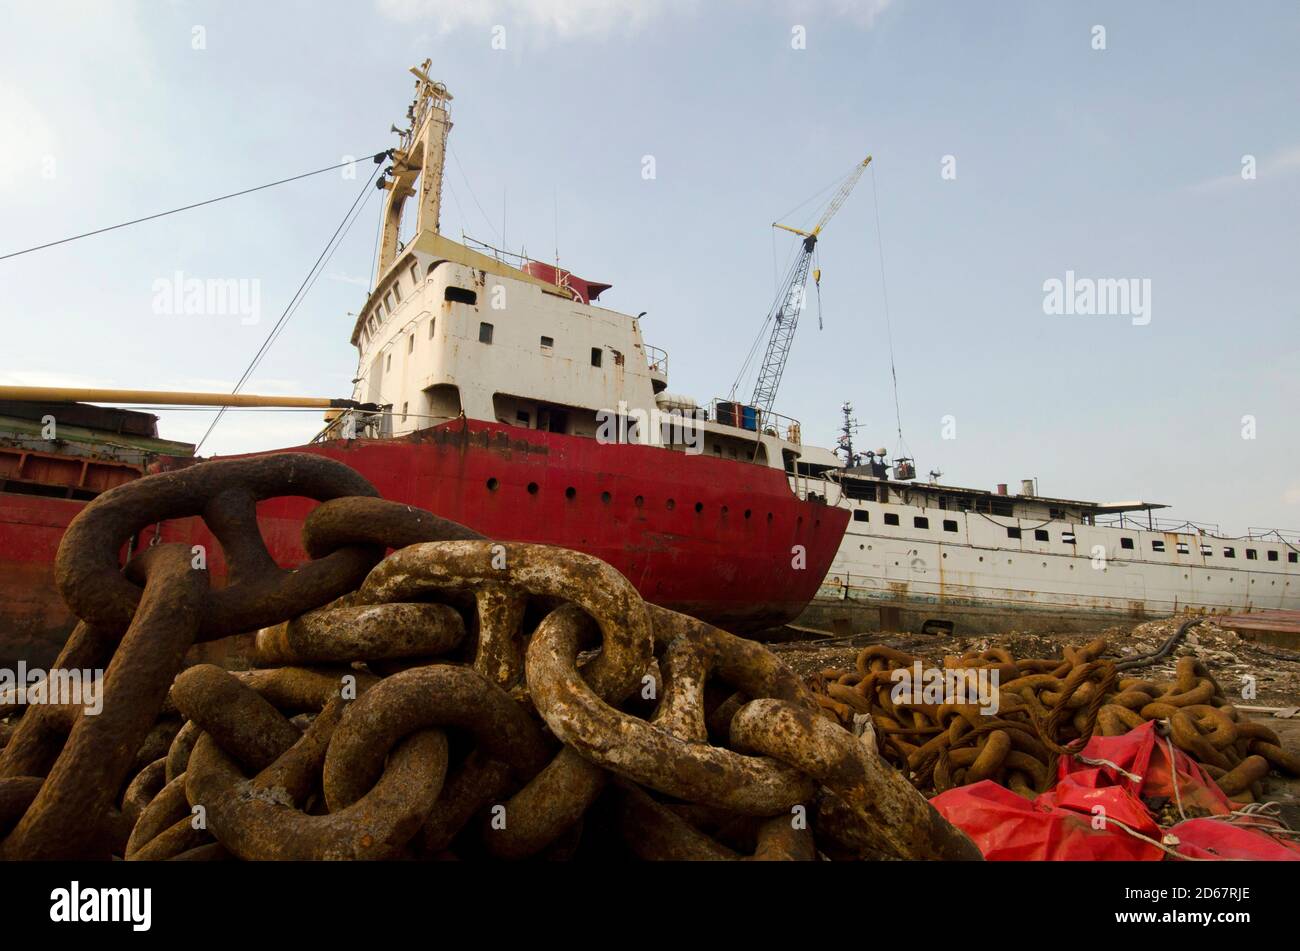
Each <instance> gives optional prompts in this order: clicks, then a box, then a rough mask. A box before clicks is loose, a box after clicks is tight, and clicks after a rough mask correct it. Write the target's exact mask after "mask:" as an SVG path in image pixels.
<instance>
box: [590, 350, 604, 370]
mask: <svg viewBox="0 0 1300 951" xmlns="http://www.w3.org/2000/svg"><path fill="white" fill-rule="evenodd" d="M601 353H602V351H601V349H600V347H592V348H591V365H592V366H593V367H598V366H600V357H601Z"/></svg>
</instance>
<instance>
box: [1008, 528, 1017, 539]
mask: <svg viewBox="0 0 1300 951" xmlns="http://www.w3.org/2000/svg"><path fill="white" fill-rule="evenodd" d="M1019 537H1020V529H1018V528H1008V529H1007V538H1019Z"/></svg>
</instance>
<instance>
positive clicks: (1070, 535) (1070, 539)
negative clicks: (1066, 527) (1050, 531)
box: [1061, 532, 1075, 545]
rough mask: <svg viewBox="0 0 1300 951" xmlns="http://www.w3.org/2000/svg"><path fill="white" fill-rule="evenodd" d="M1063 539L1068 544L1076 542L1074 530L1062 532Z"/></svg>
mask: <svg viewBox="0 0 1300 951" xmlns="http://www.w3.org/2000/svg"><path fill="white" fill-rule="evenodd" d="M1061 541H1062V542H1064V543H1065V544H1067V545H1073V544H1074V543H1075V542H1074V532H1062V533H1061Z"/></svg>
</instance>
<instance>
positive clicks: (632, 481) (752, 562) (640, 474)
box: [0, 421, 849, 664]
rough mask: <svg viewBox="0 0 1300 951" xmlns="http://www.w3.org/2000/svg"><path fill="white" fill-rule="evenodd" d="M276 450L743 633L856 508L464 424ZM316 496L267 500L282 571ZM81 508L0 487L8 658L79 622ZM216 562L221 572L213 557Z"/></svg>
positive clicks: (803, 583)
mask: <svg viewBox="0 0 1300 951" xmlns="http://www.w3.org/2000/svg"><path fill="white" fill-rule="evenodd" d="M280 451H284V452H309V453H314V454H317V455H322V456H328V457H330V458H332V459H337V460H338V461H340V462H343V463H345V464H347V465H349V466H351V467H352V468H354V469H356V470H357V471H358V472H360V473H361V474H362V475H363V476H365V477H366V478H367V479H369V480H370V481H371V482H372V483H373V484H374V486H375V488H376V489H378V490H379V492H380V494H381V495H383V496H384V497H385V498H388V499H394V500H397V501H402V502H408V503H410V504H412V505H418V506H420V507H421V508H426V509H429V510H430V511H432V512H435V513H436V514H438V515H441V516H443V517H445V518H450V519H453V520H455V521H458V522H461V523H463V524H465V525H468V526H469V527H471V528H474V529H476V530H477V531H480V532H482V533H483V534H485V535H487V536H489V537H491V538H497V539H501V540H503V541H524V542H538V543H542V544H548V545H559V546H562V547H565V548H573V549H576V550H578V551H583V552H587V553H589V554H592V555H595V556H596V557H598V558H601V559H604V560H605V561H607V562H609V563H610V564H612V565H613V566H614V567H616V568H617V569H618V570H619V571H621V572H622V573H623V574H624V575H625V576H627V578H628V579H629V580H630V581H631V582H632V583H633V584H634V585H635V586H636V588H637V590H638V591H640V592H641V594H642V596H643V597H645V598H646V600H648V601H652V602H654V603H656V604H661V605H664V606H666V607H670V608H673V609H675V610H679V611H683V612H686V613H689V614H693V615H695V616H697V617H701V618H703V619H705V620H708V621H710V622H712V623H714V624H718V625H719V626H722V627H725V628H728V629H730V630H734V631H738V632H753V631H757V630H761V629H763V628H766V627H772V626H775V625H779V624H782V623H784V622H786V621H789V620H792V619H794V618H795V617H796V616H797V615H798V614H799V613H800V611H802V610H803V608H804V607H805V605H806V604H807V603H808V602H809V601H810V600H811V599H812V597H813V595H814V594H815V593H816V591H817V588H818V585H819V584H820V583H821V580H822V578H823V577H825V575H826V572H827V570H828V569H829V567H830V563H831V560H832V559H833V557H834V555H835V552H836V549H837V548H838V547H839V544H840V540H841V538H842V537H843V534H844V530H845V528H846V526H847V524H848V517H849V516H848V512H847V511H844V510H842V509H838V508H832V507H828V506H826V505H822V504H817V503H813V502H805V501H802V500H800V499H798V498H796V497H795V495H794V494H793V493H792V492H791V490H790V487H789V483H788V481H787V479H786V477H785V474H784V473H783V472H782V471H780V470H777V469H772V468H769V467H766V466H759V465H751V464H748V463H741V462H735V461H731V460H724V459H718V458H714V457H711V456H704V455H688V454H686V453H683V452H678V451H673V450H667V449H662V448H657V447H650V446H637V445H604V444H600V443H598V442H597V441H596V440H594V439H591V438H588V437H582V436H568V435H562V434H556V433H547V432H541V431H538V430H531V429H522V428H519V427H514V426H503V425H497V424H493V423H483V422H475V421H470V422H468V423H465V422H461V421H457V422H452V423H447V424H444V425H442V426H438V427H434V428H432V429H428V430H424V431H421V432H418V433H414V434H411V435H410V436H406V437H402V438H398V439H391V440H353V441H334V442H326V443H321V444H316V445H310V446H301V447H294V448H292V449H285V450H280ZM189 463H190V460H179V459H175V460H167V461H166V462H164V465H178V464H189ZM200 464H201V463H200ZM314 504H315V503H313V502H310V501H309V500H306V499H296V498H295V499H276V500H272V501H269V502H265V503H262V505H261V506H259V509H258V517H259V522H260V523H261V527H262V534H263V536H264V538H265V539H266V543H267V547H268V548H269V550H270V551H271V554H272V555H273V556H274V557H275V559H276V560H277V562H279V563H280V564H282V565H286V566H292V565H295V564H299V563H301V562H302V561H304V560H305V558H306V556H305V554H304V552H303V551H302V548H301V544H300V540H299V532H300V529H301V526H302V521H303V519H304V518H305V517H306V515H307V513H308V512H309V511H310V510H311V509H312V507H313V506H314ZM84 505H85V503H84V502H78V501H72V500H69V499H56V498H48V497H41V496H38V495H31V494H18V493H9V492H4V493H0V625H3V627H0V663H10V662H11V661H14V660H16V659H18V658H20V657H21V658H23V659H25V660H27V662H28V663H31V664H34V663H48V662H49V660H51V659H52V658H53V656H54V653H55V652H56V651H57V648H58V646H59V644H60V643H61V642H62V640H63V638H64V637H65V636H66V634H67V631H68V630H70V628H71V618H70V617H69V616H68V614H67V612H66V610H65V609H64V607H63V605H62V602H61V601H60V600H59V598H58V595H57V593H56V592H55V590H54V585H53V560H54V554H55V551H56V550H57V548H58V543H59V539H60V538H61V537H62V534H63V530H64V529H65V528H66V527H67V524H68V523H69V522H70V521H71V520H72V518H73V517H74V516H75V515H76V514H77V512H78V511H80V509H81V508H82V507H83V506H84ZM141 534H142V535H143V534H145V533H141ZM149 534H150V535H152V534H153V532H152V531H150V533H149ZM158 536H159V538H160V540H163V541H186V542H190V543H203V542H208V541H210V536H209V535H208V533H207V530H206V527H205V526H204V525H203V524H202V522H200V521H199V520H197V519H185V520H178V521H175V522H169V523H165V524H164V525H163V526H161V528H160V530H159V532H158ZM142 541H144V542H145V543H147V540H145V539H142ZM209 550H210V551H215V550H217V549H216V548H215V546H214V547H213V548H210V549H209ZM211 567H213V568H214V570H215V572H216V573H217V574H220V573H221V565H220V561H219V558H215V557H214V559H213V561H212V564H211Z"/></svg>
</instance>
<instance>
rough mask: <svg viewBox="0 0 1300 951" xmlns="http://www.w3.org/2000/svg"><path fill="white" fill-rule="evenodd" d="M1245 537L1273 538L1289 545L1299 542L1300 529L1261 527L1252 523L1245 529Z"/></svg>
mask: <svg viewBox="0 0 1300 951" xmlns="http://www.w3.org/2000/svg"><path fill="white" fill-rule="evenodd" d="M1246 537H1247V538H1261V539H1262V538H1273V539H1277V540H1279V541H1284V542H1286V543H1287V544H1290V545H1297V544H1300V531H1296V530H1295V529H1291V528H1261V527H1260V526H1258V525H1252V526H1251V527H1250V528H1248V529H1246Z"/></svg>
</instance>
